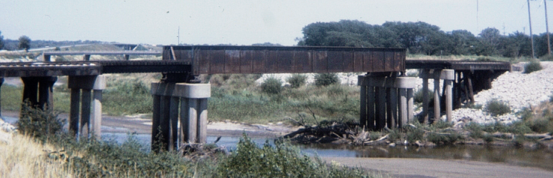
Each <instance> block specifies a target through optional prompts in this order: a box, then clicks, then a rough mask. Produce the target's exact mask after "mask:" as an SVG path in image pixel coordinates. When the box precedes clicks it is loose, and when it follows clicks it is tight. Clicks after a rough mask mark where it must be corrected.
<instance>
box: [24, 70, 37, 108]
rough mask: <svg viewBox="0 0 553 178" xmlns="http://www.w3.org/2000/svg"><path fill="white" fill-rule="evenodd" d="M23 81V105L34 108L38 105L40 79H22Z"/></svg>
mask: <svg viewBox="0 0 553 178" xmlns="http://www.w3.org/2000/svg"><path fill="white" fill-rule="evenodd" d="M21 81H23V103H26V104H28V105H30V106H31V107H34V106H36V105H37V103H38V102H37V99H38V98H37V91H38V78H37V77H21Z"/></svg>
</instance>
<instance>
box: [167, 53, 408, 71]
mask: <svg viewBox="0 0 553 178" xmlns="http://www.w3.org/2000/svg"><path fill="white" fill-rule="evenodd" d="M162 59H164V60H175V59H176V60H182V61H189V62H191V63H192V65H193V69H192V70H193V74H194V75H199V74H247V73H328V72H401V71H405V66H404V63H405V49H394V48H386V49H384V48H349V47H281V46H278V47H274V46H165V47H164V49H163V57H162Z"/></svg>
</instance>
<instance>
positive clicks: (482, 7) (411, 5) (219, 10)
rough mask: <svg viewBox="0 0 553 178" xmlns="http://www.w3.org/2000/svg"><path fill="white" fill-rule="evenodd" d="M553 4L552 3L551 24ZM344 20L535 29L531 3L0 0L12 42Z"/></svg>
mask: <svg viewBox="0 0 553 178" xmlns="http://www.w3.org/2000/svg"><path fill="white" fill-rule="evenodd" d="M477 2H478V5H477ZM552 6H553V1H551V0H549V1H548V13H549V14H548V15H549V16H550V17H549V18H550V20H549V22H550V23H551V18H553V17H551V16H553V11H551V9H552ZM477 7H478V13H477ZM530 8H531V16H532V30H533V33H534V34H539V33H544V32H545V30H546V27H545V14H544V13H545V10H544V3H543V0H534V1H530ZM343 19H344V20H359V21H364V22H366V23H368V24H373V25H374V24H377V25H381V24H382V23H384V22H386V21H401V22H416V21H423V22H427V23H429V24H432V25H437V26H439V27H440V28H441V29H442V30H443V31H451V30H458V29H465V30H469V31H470V32H472V33H473V34H474V35H478V34H479V33H480V31H481V30H482V29H484V28H487V27H495V28H497V29H498V30H499V31H501V33H502V34H503V33H504V32H505V33H506V34H509V33H513V32H515V31H520V32H525V33H526V34H529V31H530V30H529V28H528V25H529V24H528V9H527V4H526V0H362V1H361V0H359V1H358V0H355V1H354V0H334V1H328V0H317V1H314V0H313V1H305V0H255V1H249V0H209V1H200V0H195V1H187V0H158V1H153V0H51V1H45V0H0V31H1V32H2V35H3V36H4V39H6V38H8V39H18V38H19V37H20V36H22V35H27V36H29V37H30V38H31V39H32V40H57V41H62V40H98V41H108V42H112V41H116V42H121V43H146V44H163V45H169V44H176V43H177V32H178V28H179V27H180V42H181V43H188V44H233V45H251V44H253V43H264V42H271V43H279V44H282V45H287V46H290V45H295V44H296V43H297V42H296V41H295V40H294V39H295V38H297V37H302V36H303V34H302V31H301V30H302V28H303V27H305V26H306V25H308V24H310V23H314V22H336V21H339V20H343ZM551 31H553V29H551Z"/></svg>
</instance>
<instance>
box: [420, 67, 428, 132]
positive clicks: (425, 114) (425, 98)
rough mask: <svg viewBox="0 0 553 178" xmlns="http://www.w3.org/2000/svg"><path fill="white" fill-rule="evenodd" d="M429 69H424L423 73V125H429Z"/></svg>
mask: <svg viewBox="0 0 553 178" xmlns="http://www.w3.org/2000/svg"><path fill="white" fill-rule="evenodd" d="M428 75H429V71H428V69H423V70H422V73H421V75H420V76H421V78H422V120H423V123H428V99H429V98H428V97H429V96H428V91H429V89H428Z"/></svg>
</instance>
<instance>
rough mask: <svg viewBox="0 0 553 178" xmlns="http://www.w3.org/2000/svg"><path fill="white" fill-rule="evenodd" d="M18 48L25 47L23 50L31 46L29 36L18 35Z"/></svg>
mask: <svg viewBox="0 0 553 178" xmlns="http://www.w3.org/2000/svg"><path fill="white" fill-rule="evenodd" d="M18 46H19V49H25V51H26V52H27V51H29V49H30V48H31V38H29V37H27V36H25V35H23V36H21V37H19V45H18Z"/></svg>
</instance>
